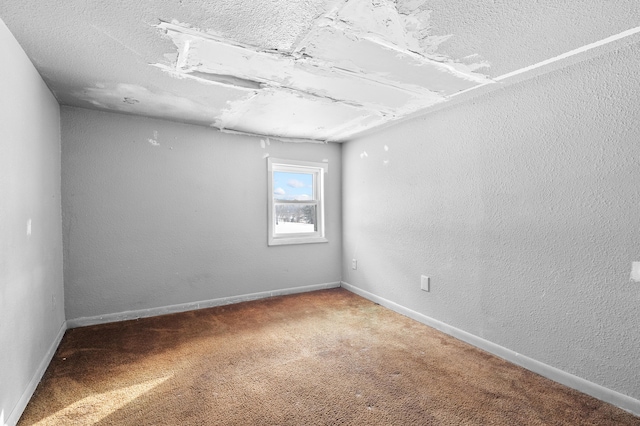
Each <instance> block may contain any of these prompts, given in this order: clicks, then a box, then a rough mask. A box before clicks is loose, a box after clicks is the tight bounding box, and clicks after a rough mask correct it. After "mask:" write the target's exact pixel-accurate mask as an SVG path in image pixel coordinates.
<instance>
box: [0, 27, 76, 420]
mask: <svg viewBox="0 0 640 426" xmlns="http://www.w3.org/2000/svg"><path fill="white" fill-rule="evenodd" d="M0 52H2V62H3V66H1V67H0V94H1V95H0V96H1V99H0V348H1V349H0V424H3V425H4V424H5V422H7V423H9V424H10V423H13V422H14V421H16V420H17V416H19V415H20V414H21V413H22V409H23V408H24V406H25V405H26V402H27V401H28V398H29V397H30V396H31V392H32V391H33V390H34V388H35V385H37V383H38V380H39V379H40V374H42V373H43V372H44V368H46V366H47V363H48V362H49V359H50V358H49V357H50V356H51V355H52V352H51V350H52V349H55V345H56V344H57V339H58V338H59V337H60V336H61V333H62V332H63V331H64V329H63V324H64V302H63V301H64V295H63V284H62V232H61V219H60V112H59V108H58V104H57V102H56V100H55V99H54V97H53V96H52V95H51V92H49V89H47V86H46V85H45V84H44V82H43V81H42V79H41V78H40V75H38V73H37V72H36V70H35V68H34V67H33V65H32V64H31V62H30V61H29V59H28V58H27V56H26V55H25V54H24V52H23V51H22V48H21V47H20V46H19V45H18V43H17V42H16V40H15V39H14V38H13V36H12V35H11V33H10V32H9V30H8V29H7V28H6V26H5V25H4V23H3V22H2V21H0ZM4 64H6V65H4Z"/></svg>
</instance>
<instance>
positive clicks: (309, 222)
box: [273, 172, 316, 234]
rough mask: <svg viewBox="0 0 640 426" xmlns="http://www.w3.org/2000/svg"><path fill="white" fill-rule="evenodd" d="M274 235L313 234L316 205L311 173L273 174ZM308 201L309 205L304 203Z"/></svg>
mask: <svg viewBox="0 0 640 426" xmlns="http://www.w3.org/2000/svg"><path fill="white" fill-rule="evenodd" d="M273 188H275V189H274V190H273V199H274V201H275V208H276V211H275V214H276V229H275V231H276V233H277V234H299V233H309V232H315V230H316V203H315V199H314V193H313V174H311V173H291V172H274V173H273ZM305 201H308V202H310V203H305Z"/></svg>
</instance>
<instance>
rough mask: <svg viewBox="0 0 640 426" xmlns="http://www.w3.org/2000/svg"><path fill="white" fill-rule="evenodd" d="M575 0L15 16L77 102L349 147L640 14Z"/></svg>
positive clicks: (2, 10) (32, 8)
mask: <svg viewBox="0 0 640 426" xmlns="http://www.w3.org/2000/svg"><path fill="white" fill-rule="evenodd" d="M570 3H571V4H565V3H561V4H559V3H558V2H556V1H554V0H540V1H539V2H535V4H534V3H532V2H529V1H527V0H511V1H509V2H506V1H502V0H500V1H496V2H491V4H488V3H487V2H486V1H483V0H446V1H445V0H297V1H291V0H270V1H269V2H254V1H252V0H218V1H216V2H208V1H206V0H163V1H159V2H154V4H153V5H150V4H149V3H148V2H144V1H142V0H128V1H125V0H114V1H113V2H109V3H104V2H97V1H93V0H90V1H88V2H87V1H86V0H69V1H65V2H62V3H60V2H58V1H57V0H5V1H3V2H2V3H0V18H1V19H2V20H3V21H4V22H5V23H6V24H7V26H8V27H9V29H10V30H11V31H12V32H13V33H14V35H15V36H16V38H17V39H18V41H19V42H20V43H21V45H22V46H23V48H24V49H25V51H26V52H27V54H28V55H29V57H30V59H31V60H32V62H33V63H34V65H35V66H36V68H37V69H38V71H39V72H40V73H41V75H42V76H43V78H44V79H45V82H46V83H47V84H48V85H49V87H50V88H51V89H52V91H53V92H54V94H55V95H56V98H57V99H58V101H59V102H60V103H61V104H63V105H72V106H79V107H85V108H94V109H100V110H105V111H115V112H120V113H126V114H136V115H142V116H149V117H156V118H162V119H168V120H175V121H180V122H186V123H192V124H198V125H203V126H210V127H215V128H218V129H220V130H221V131H225V132H231V133H245V134H256V135H263V136H268V137H272V138H280V139H288V140H303V141H308V140H315V141H338V142H340V141H345V140H349V139H350V138H352V137H354V136H355V135H358V134H361V133H362V132H365V131H370V130H371V129H375V128H378V127H380V126H385V125H388V124H389V123H392V122H394V121H396V120H400V119H403V118H406V117H413V116H416V115H418V114H421V113H424V111H429V110H431V109H433V108H435V107H436V106H437V105H442V104H443V103H444V102H446V101H447V100H449V99H451V98H452V97H456V96H457V95H459V94H461V93H466V92H467V91H469V90H472V89H475V88H478V87H485V86H489V87H491V86H498V85H504V84H507V83H506V81H507V80H508V79H507V78H506V76H510V75H517V74H518V73H521V72H522V70H530V69H534V68H536V67H537V66H538V65H536V64H545V63H546V62H545V61H548V60H550V59H551V58H557V57H559V58H563V56H562V55H564V54H565V53H566V52H580V51H583V50H584V49H583V47H584V46H590V45H592V44H594V43H596V44H597V43H599V42H600V41H601V40H606V39H607V38H608V37H611V36H614V35H616V34H625V33H624V32H625V31H629V30H630V29H633V28H636V27H637V25H638V24H637V22H638V17H640V6H639V5H638V2H637V0H619V1H617V2H611V4H610V3H603V2H600V1H596V0H576V2H570ZM613 3H615V4H613ZM524 23H526V25H525V24H524ZM632 33H633V34H636V33H637V32H633V31H632ZM634 37H637V36H634ZM634 40H635V39H634ZM540 72H542V71H540ZM496 82H497V83H496ZM457 98H458V99H459V98H460V97H459V96H458V97H457Z"/></svg>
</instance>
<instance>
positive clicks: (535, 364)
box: [341, 281, 640, 416]
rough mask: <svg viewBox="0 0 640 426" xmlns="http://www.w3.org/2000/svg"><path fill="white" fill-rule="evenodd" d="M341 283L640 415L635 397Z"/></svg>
mask: <svg viewBox="0 0 640 426" xmlns="http://www.w3.org/2000/svg"><path fill="white" fill-rule="evenodd" d="M341 286H342V287H343V288H344V289H346V290H349V291H351V292H352V293H355V294H357V295H359V296H362V297H364V298H365V299H368V300H371V301H372V302H375V303H378V304H380V305H382V306H384V307H385V308H389V309H391V310H392V311H395V312H397V313H399V314H402V315H404V316H407V317H409V318H411V319H414V320H416V321H418V322H421V323H423V324H425V325H428V326H430V327H433V328H435V329H436V330H439V331H442V332H443V333H445V334H448V335H450V336H452V337H455V338H456V339H459V340H462V341H463V342H466V343H469V344H470V345H473V346H475V347H477V348H480V349H482V350H485V351H487V352H489V353H492V354H493V355H496V356H498V357H500V358H502V359H505V360H507V361H509V362H511V363H513V364H516V365H519V366H521V367H523V368H526V369H527V370H530V371H533V372H534V373H537V374H539V375H541V376H544V377H546V378H548V379H551V380H553V381H555V382H558V383H560V384H563V385H565V386H568V387H570V388H572V389H575V390H577V391H580V392H582V393H586V394H587V395H591V396H593V397H594V398H597V399H599V400H602V401H604V402H608V403H609V404H612V405H615V406H617V407H620V408H622V409H623V410H625V411H628V412H630V413H632V414H634V415H636V416H640V401H639V400H637V399H634V398H631V397H630V396H627V395H624V394H622V393H619V392H616V391H614V390H611V389H608V388H605V387H604V386H601V385H598V384H596V383H593V382H590V381H588V380H585V379H583V378H581V377H578V376H574V375H573V374H570V373H567V372H566V371H563V370H560V369H558V368H555V367H552V366H550V365H547V364H544V363H542V362H540V361H537V360H535V359H533V358H529V357H527V356H524V355H522V354H519V353H517V352H514V351H512V350H511V349H507V348H505V347H503V346H500V345H497V344H495V343H493V342H490V341H488V340H485V339H483V338H481V337H478V336H476V335H473V334H471V333H468V332H466V331H464V330H461V329H459V328H456V327H452V326H450V325H449V324H446V323H444V322H441V321H438V320H436V319H433V318H431V317H428V316H426V315H423V314H421V313H419V312H416V311H414V310H411V309H409V308H405V307H404V306H402V305H399V304H397V303H395V302H392V301H390V300H387V299H385V298H383V297H380V296H376V295H375V294H373V293H369V292H368V291H366V290H362V289H360V288H358V287H356V286H353V285H351V284H349V283H347V282H344V281H343V282H342V283H341Z"/></svg>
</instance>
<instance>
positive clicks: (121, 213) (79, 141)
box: [62, 107, 342, 319]
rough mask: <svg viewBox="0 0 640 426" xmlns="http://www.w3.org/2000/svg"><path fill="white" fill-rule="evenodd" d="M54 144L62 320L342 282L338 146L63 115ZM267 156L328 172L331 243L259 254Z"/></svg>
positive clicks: (72, 112)
mask: <svg viewBox="0 0 640 426" xmlns="http://www.w3.org/2000/svg"><path fill="white" fill-rule="evenodd" d="M62 141H63V142H62V170H63V174H62V188H63V194H62V206H63V230H64V243H65V266H64V271H65V292H66V293H65V296H66V310H67V318H68V319H77V318H83V317H94V316H99V315H103V314H112V313H118V312H124V311H136V310H142V309H150V308H157V307H164V306H167V305H174V304H182V303H189V302H196V301H205V300H210V299H217V298H225V297H231V296H237V295H245V294H250V293H256V292H264V291H271V290H279V289H287V288H293V287H300V286H308V285H316V284H325V283H336V282H339V281H340V278H341V272H340V259H341V248H342V241H341V232H342V230H341V206H340V202H341V193H340V182H341V177H340V173H341V166H340V164H341V147H340V146H339V145H335V144H329V145H324V144H292V143H282V142H277V141H270V145H267V144H266V140H265V139H264V138H263V139H260V138H254V137H247V136H237V135H228V134H223V133H220V132H217V131H215V130H213V129H207V128H204V127H197V126H189V125H183V124H178V123H172V122H168V121H161V120H153V119H147V118H141V117H134V116H125V115H120V114H113V113H105V112H96V111H90V110H85V109H78V108H69V107H63V108H62ZM263 144H264V148H263V146H262V145H263ZM267 154H269V155H271V156H272V157H279V158H290V159H297V160H308V161H323V160H325V159H326V160H328V162H329V173H328V175H327V181H326V184H327V187H326V192H327V194H326V196H327V198H326V200H327V201H326V209H327V210H326V220H327V235H328V238H329V243H323V244H309V245H297V246H279V247H268V246H267V160H266V155H267Z"/></svg>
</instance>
